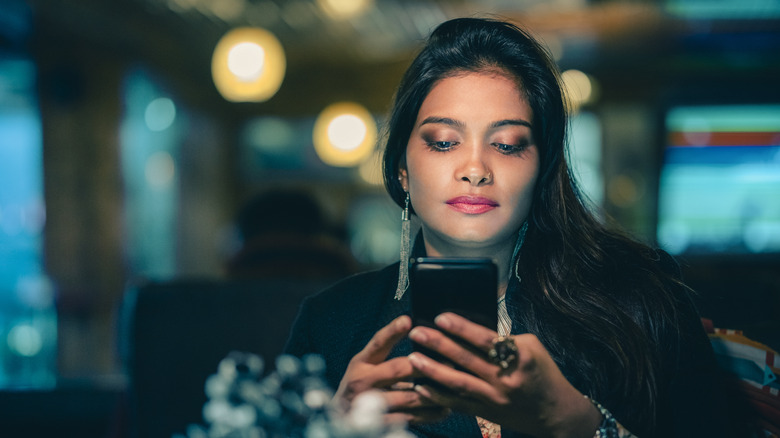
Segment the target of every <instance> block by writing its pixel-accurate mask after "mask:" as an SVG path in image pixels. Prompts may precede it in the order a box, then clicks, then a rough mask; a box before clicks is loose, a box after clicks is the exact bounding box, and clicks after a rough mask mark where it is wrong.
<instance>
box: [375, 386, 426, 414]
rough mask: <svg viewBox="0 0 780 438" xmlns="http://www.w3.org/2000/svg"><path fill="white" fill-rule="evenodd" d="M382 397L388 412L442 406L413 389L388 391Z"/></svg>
mask: <svg viewBox="0 0 780 438" xmlns="http://www.w3.org/2000/svg"><path fill="white" fill-rule="evenodd" d="M382 397H383V398H384V399H385V403H386V404H387V410H388V412H400V411H408V410H410V409H416V408H430V407H440V406H439V405H437V404H436V403H435V402H434V401H433V400H431V399H428V398H425V397H423V396H422V395H420V394H419V393H417V392H415V391H414V390H411V391H386V392H383V393H382Z"/></svg>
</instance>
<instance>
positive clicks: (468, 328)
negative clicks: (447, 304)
mask: <svg viewBox="0 0 780 438" xmlns="http://www.w3.org/2000/svg"><path fill="white" fill-rule="evenodd" d="M434 323H435V324H436V326H437V327H439V328H440V329H442V330H443V331H444V332H445V333H450V334H453V335H455V336H457V337H459V338H461V339H463V340H464V341H466V342H468V343H469V344H471V345H474V346H476V347H477V348H479V349H480V350H482V351H484V352H487V351H489V350H490V349H491V348H492V347H493V340H494V339H495V338H496V337H497V336H498V333H496V332H495V331H493V330H490V329H488V328H487V327H485V326H483V325H480V324H477V323H474V322H471V321H469V320H468V319H466V318H464V317H462V316H460V315H457V314H455V313H451V312H447V313H442V314H441V315H439V316H437V317H436V319H435V320H434Z"/></svg>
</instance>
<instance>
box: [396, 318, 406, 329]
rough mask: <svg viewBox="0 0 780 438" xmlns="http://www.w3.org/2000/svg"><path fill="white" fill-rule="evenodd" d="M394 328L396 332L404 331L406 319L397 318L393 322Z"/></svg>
mask: <svg viewBox="0 0 780 438" xmlns="http://www.w3.org/2000/svg"><path fill="white" fill-rule="evenodd" d="M395 328H397V329H398V330H406V318H398V319H397V320H395Z"/></svg>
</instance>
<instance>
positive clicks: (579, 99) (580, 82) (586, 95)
mask: <svg viewBox="0 0 780 438" xmlns="http://www.w3.org/2000/svg"><path fill="white" fill-rule="evenodd" d="M561 80H562V81H563V87H564V90H565V92H566V97H567V98H568V104H569V110H570V111H572V112H576V111H579V109H580V108H581V107H582V106H583V105H586V104H588V103H592V102H594V101H595V100H596V98H597V97H598V93H597V91H598V87H597V85H596V81H595V80H594V79H593V78H592V77H590V76H588V75H587V74H585V73H583V72H581V71H579V70H566V71H565V72H563V73H562V74H561Z"/></svg>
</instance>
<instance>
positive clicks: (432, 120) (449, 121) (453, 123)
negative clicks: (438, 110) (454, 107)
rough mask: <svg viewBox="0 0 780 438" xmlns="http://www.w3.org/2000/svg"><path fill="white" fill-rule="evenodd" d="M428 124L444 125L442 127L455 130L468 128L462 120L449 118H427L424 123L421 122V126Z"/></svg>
mask: <svg viewBox="0 0 780 438" xmlns="http://www.w3.org/2000/svg"><path fill="white" fill-rule="evenodd" d="M427 124H442V125H448V126H452V127H453V128H459V129H463V128H464V127H465V126H466V125H465V124H464V123H463V122H461V121H460V120H455V119H450V118H449V117H436V116H431V117H426V118H425V119H424V120H423V121H422V122H420V126H422V125H427Z"/></svg>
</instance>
